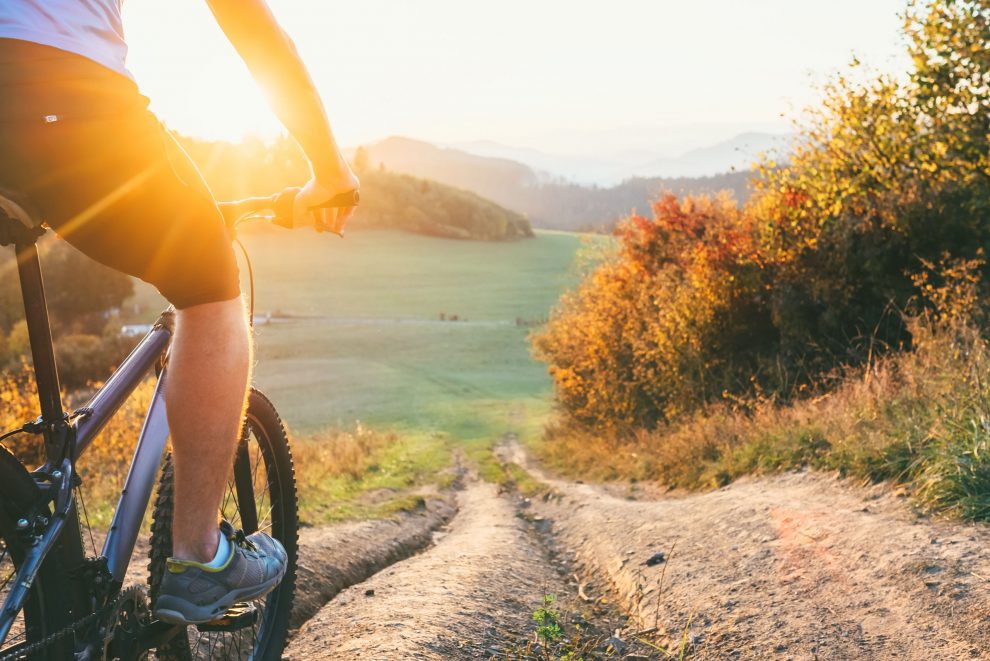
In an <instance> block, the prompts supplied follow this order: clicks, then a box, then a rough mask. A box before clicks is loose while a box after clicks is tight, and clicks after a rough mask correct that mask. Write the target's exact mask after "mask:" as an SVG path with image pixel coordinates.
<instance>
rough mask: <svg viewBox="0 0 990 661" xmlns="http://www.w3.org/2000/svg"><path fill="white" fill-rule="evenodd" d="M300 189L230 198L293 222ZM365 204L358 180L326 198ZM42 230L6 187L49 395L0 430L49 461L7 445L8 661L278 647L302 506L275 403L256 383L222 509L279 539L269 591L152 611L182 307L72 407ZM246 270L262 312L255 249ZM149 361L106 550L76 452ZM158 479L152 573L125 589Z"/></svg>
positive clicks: (1, 581)
mask: <svg viewBox="0 0 990 661" xmlns="http://www.w3.org/2000/svg"><path fill="white" fill-rule="evenodd" d="M297 191H298V189H288V190H286V191H283V192H282V193H280V194H278V195H274V196H271V197H259V198H249V199H246V200H241V201H239V202H233V203H225V204H221V205H220V208H221V211H222V212H223V215H224V218H225V220H226V222H227V225H228V227H229V228H230V229H231V231H232V232H233V230H234V228H235V227H236V226H237V225H238V224H239V223H240V222H242V221H245V220H252V219H262V220H268V221H270V222H272V223H274V224H277V225H283V226H291V222H292V221H291V208H292V201H293V198H294V196H295V193H296V192H297ZM356 203H357V193H356V192H353V193H349V194H344V195H342V196H338V197H337V198H334V199H332V200H330V201H329V202H328V203H327V204H326V205H324V206H327V207H344V206H353V205H355V204H356ZM331 229H333V228H331ZM45 232H46V228H45V227H44V225H43V224H42V222H41V220H40V215H39V214H38V213H37V212H36V211H35V210H34V209H33V208H32V205H31V203H30V201H29V200H27V199H26V198H25V197H24V196H23V195H18V194H17V193H14V192H11V191H2V190H0V245H3V246H10V245H12V246H14V249H15V251H16V255H17V271H18V277H19V280H20V285H21V292H22V296H23V300H24V310H25V319H26V321H27V329H28V337H29V340H30V345H31V358H32V363H33V368H34V376H35V381H36V384H37V390H38V399H39V407H40V415H39V416H38V417H37V418H36V419H34V420H30V421H25V423H24V425H23V426H21V427H19V428H17V429H14V430H11V431H10V432H8V433H6V434H4V435H2V436H0V441H2V440H3V439H5V438H9V437H10V436H12V435H14V434H32V435H35V436H37V437H38V438H39V442H40V443H41V444H42V445H43V448H44V461H43V462H42V463H41V465H40V466H38V467H37V468H35V469H33V470H29V469H28V467H27V466H25V464H24V463H22V461H21V460H20V459H18V457H16V456H14V454H12V453H11V452H10V451H9V450H8V449H7V448H6V447H5V446H4V445H2V444H0V600H2V602H3V606H2V610H0V661H14V660H15V659H32V660H33V659H38V660H40V661H65V660H67V659H77V660H94V661H95V660H102V659H107V660H109V659H120V660H121V661H130V660H132V659H149V658H157V659H181V660H191V659H261V660H269V659H272V660H274V659H279V658H281V653H282V650H283V648H284V646H285V642H286V636H287V634H288V628H289V614H290V610H291V607H292V602H293V595H294V591H295V574H296V563H297V553H298V545H297V529H298V518H297V501H296V486H295V477H294V471H293V464H292V453H291V450H290V447H289V438H288V435H287V433H286V430H285V426H284V425H283V424H282V421H281V419H280V418H279V415H278V412H277V411H276V410H275V407H274V406H273V405H272V403H271V401H270V400H269V399H268V398H267V397H265V396H264V395H263V394H262V393H261V392H260V391H258V390H256V389H254V388H252V389H251V391H250V393H249V395H248V405H247V410H246V414H245V418H244V424H243V427H242V432H241V435H240V439H239V442H238V445H237V451H236V455H235V459H234V464H233V467H232V469H231V472H230V476H229V478H228V482H227V489H226V493H225V495H224V498H223V504H222V507H221V509H222V511H221V515H222V516H223V517H224V518H226V519H227V520H228V521H230V522H231V523H232V524H233V525H234V526H235V527H236V528H241V529H242V530H243V531H244V532H245V533H246V534H250V533H252V532H254V531H257V530H264V531H266V532H268V533H269V534H271V535H272V536H273V537H275V538H276V539H278V540H279V541H281V542H282V544H283V546H284V547H285V550H286V552H287V554H288V569H287V571H286V575H285V579H284V580H283V581H282V583H281V584H280V585H279V587H278V588H276V589H275V590H274V591H272V592H270V593H269V594H268V595H266V596H265V597H263V598H261V599H258V600H255V601H253V602H250V603H239V604H236V605H235V606H234V607H233V608H231V609H230V610H229V611H228V612H227V613H225V614H223V615H222V616H221V617H219V618H217V619H216V620H214V621H212V622H208V623H206V624H200V625H195V626H188V627H187V626H182V625H174V624H169V623H166V622H162V621H158V620H155V619H154V618H153V617H152V615H151V608H150V605H151V604H152V603H154V599H155V598H156V596H157V590H158V587H159V584H160V581H161V577H162V574H163V572H164V570H165V561H166V558H168V557H169V555H171V551H172V542H171V525H172V498H173V478H172V467H171V459H170V456H169V455H168V454H167V448H166V445H167V440H168V433H169V432H168V424H167V421H166V416H165V402H164V397H163V393H164V385H165V382H166V380H167V378H168V352H169V345H170V341H171V337H172V333H173V329H174V309H173V308H172V307H171V306H169V307H168V308H167V309H166V310H165V311H164V312H163V313H162V314H161V316H160V317H159V318H158V320H157V321H156V322H155V324H154V325H153V326H152V328H151V330H150V331H148V333H147V334H146V335H145V336H144V338H143V339H141V341H140V342H139V343H138V344H137V346H136V347H135V348H134V349H133V351H131V353H130V354H129V355H128V356H127V358H126V359H125V360H124V361H123V362H122V363H121V364H120V366H119V367H118V368H117V369H116V370H115V371H114V373H113V374H112V375H111V376H110V378H109V379H108V380H107V381H106V382H105V383H104V385H103V386H102V387H100V388H99V389H98V390H97V391H96V392H95V394H93V395H92V397H91V398H90V399H89V401H88V402H87V403H86V404H85V405H84V406H82V407H79V408H75V409H73V410H69V411H67V410H66V409H65V408H64V406H63V402H62V391H61V387H60V385H59V376H58V370H57V367H56V362H55V352H54V348H53V343H52V333H51V325H50V320H49V316H48V310H47V305H46V303H45V291H44V283H43V280H42V271H41V260H40V257H39V253H38V246H37V242H38V239H39V238H40V237H41V236H42V235H43V234H44V233H45ZM238 243H240V242H239V241H238ZM240 245H241V248H242V249H243V248H244V246H243V244H240ZM244 252H245V257H247V251H246V250H245V251H244ZM248 273H249V276H250V283H251V288H250V300H251V304H250V310H251V314H252V317H253V307H254V275H253V272H252V270H251V267H250V259H248ZM152 370H153V371H154V373H155V376H156V377H157V383H156V385H155V389H154V394H153V396H152V400H151V405H150V407H149V408H148V412H147V415H146V417H145V421H144V426H143V428H142V431H141V433H140V435H139V437H138V439H137V442H136V445H135V449H134V455H133V459H132V460H131V464H130V469H129V471H128V474H127V477H126V479H125V482H124V487H123V489H122V491H121V493H120V499H119V501H118V503H117V506H116V508H115V510H114V513H113V518H112V522H111V524H110V527H109V529H108V530H107V531H106V537H105V541H104V542H103V544H102V550H101V551H100V552H99V553H96V552H95V548H94V549H93V552H92V553H90V552H89V551H88V550H87V549H86V547H85V544H84V539H86V535H88V536H89V539H93V534H92V532H93V531H92V530H91V526H90V525H89V521H88V516H87V515H86V512H85V501H84V500H83V498H82V497H81V495H80V491H79V490H80V487H81V486H82V485H83V479H82V478H81V477H80V474H79V472H78V471H77V470H76V466H77V462H79V461H80V459H81V458H82V457H83V455H84V454H85V453H86V450H87V448H89V447H90V446H91V444H93V442H94V441H96V440H97V437H98V435H99V433H100V431H101V430H102V429H103V428H104V427H105V426H106V424H107V423H108V422H109V421H110V419H111V418H112V417H113V416H114V414H115V413H116V412H117V411H118V409H119V408H120V407H121V405H122V404H123V403H124V402H125V401H126V400H127V398H128V397H129V396H130V395H131V393H133V392H134V390H135V389H136V388H137V387H138V386H139V385H140V384H141V383H142V382H143V381H144V380H145V379H146V378H147V377H148V376H149V375H150V374H151V373H152ZM156 479H157V483H158V490H157V494H156V496H155V500H154V503H153V516H152V526H151V540H150V565H149V574H150V576H149V583H148V586H147V587H146V586H143V585H132V586H126V587H125V574H126V571H127V568H128V565H129V564H130V562H131V557H132V555H133V552H134V548H135V545H136V543H137V540H138V536H139V532H140V528H141V525H142V521H143V520H144V517H145V514H146V511H147V509H148V506H149V504H150V503H151V496H152V491H153V488H154V485H155V482H156ZM80 506H81V507H80ZM80 510H82V514H80ZM94 546H95V544H94Z"/></svg>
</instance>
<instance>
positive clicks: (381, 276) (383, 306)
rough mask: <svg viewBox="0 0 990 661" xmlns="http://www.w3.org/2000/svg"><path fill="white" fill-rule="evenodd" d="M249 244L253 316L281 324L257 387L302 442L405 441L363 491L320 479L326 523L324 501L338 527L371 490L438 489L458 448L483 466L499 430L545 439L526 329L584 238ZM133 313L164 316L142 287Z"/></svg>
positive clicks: (384, 237)
mask: <svg viewBox="0 0 990 661" xmlns="http://www.w3.org/2000/svg"><path fill="white" fill-rule="evenodd" d="M243 239H244V242H245V244H246V245H247V247H248V250H249V252H250V254H251V258H252V262H253V264H254V271H255V289H256V299H255V313H256V315H265V314H266V313H269V312H270V313H272V314H273V321H271V322H270V323H265V324H259V325H258V326H257V329H256V335H257V354H256V363H257V365H256V369H255V382H256V383H257V384H258V385H259V386H260V387H261V388H262V389H263V390H265V392H266V393H267V394H268V395H269V396H271V398H272V399H273V401H274V402H275V404H276V406H277V407H278V409H279V411H280V413H281V414H282V416H283V418H284V419H285V421H286V422H287V423H288V425H289V426H290V428H291V429H292V430H293V431H294V432H295V434H296V436H298V437H306V436H311V435H314V434H316V433H317V432H320V431H321V430H325V429H328V428H332V429H343V430H347V429H352V428H354V426H355V424H356V423H357V422H358V421H360V422H361V423H362V424H364V425H367V426H369V427H371V428H375V429H381V430H391V431H395V432H397V433H398V437H399V438H400V439H402V440H401V441H400V443H399V447H393V448H390V449H388V450H387V451H385V452H383V453H382V456H381V457H379V459H381V461H377V460H376V461H374V462H372V463H373V464H374V467H375V469H374V470H371V471H370V473H369V475H368V476H367V478H364V479H362V480H359V481H358V482H360V483H358V484H356V483H355V480H354V479H352V478H344V477H341V478H340V479H339V483H334V480H330V481H329V482H328V481H327V480H325V479H321V483H320V488H319V490H318V492H319V496H318V497H319V501H320V503H319V506H318V507H316V508H315V509H318V510H319V511H320V512H321V514H320V516H319V517H318V518H320V519H324V520H325V519H332V518H334V515H333V513H330V514H327V513H326V511H325V510H326V502H328V501H334V500H339V501H340V502H341V506H340V509H339V512H340V516H347V515H348V513H350V512H355V511H361V512H363V513H365V514H366V513H367V512H366V511H365V509H362V508H360V507H355V506H354V505H353V501H354V499H355V497H356V496H357V495H358V494H360V493H361V492H362V491H366V490H373V489H378V488H380V487H381V486H383V485H385V484H387V485H389V487H390V488H395V489H396V490H397V492H398V490H399V489H400V488H401V487H403V486H406V487H414V486H416V485H421V484H423V483H426V482H430V481H433V480H435V479H436V473H437V472H438V469H442V468H443V467H444V466H446V465H447V463H449V455H450V451H451V450H452V449H454V448H457V447H460V448H464V449H465V450H466V454H467V455H468V456H469V457H476V458H479V459H480V458H482V455H484V454H485V452H486V449H487V448H488V447H489V446H490V444H491V443H493V442H495V441H496V440H497V439H499V438H500V437H501V436H502V435H503V434H505V433H506V432H515V433H518V434H520V435H521V436H524V437H525V436H532V435H534V434H535V433H538V432H539V430H540V429H541V428H542V424H543V421H544V420H545V418H546V415H547V414H548V413H549V411H550V406H551V386H550V380H549V378H548V376H547V374H546V369H545V367H544V366H543V365H542V364H539V363H537V362H536V361H534V360H533V359H532V357H531V356H530V352H529V344H528V342H527V335H528V333H529V332H530V330H531V328H530V327H529V326H528V324H532V323H535V322H539V321H540V320H542V319H545V318H546V317H547V315H548V313H549V311H550V309H551V307H552V306H553V305H554V303H555V302H556V301H557V299H558V297H559V295H560V293H561V291H562V290H563V289H564V288H566V287H568V286H570V285H571V284H573V283H574V282H575V281H576V278H577V273H576V270H575V268H574V261H575V255H576V253H577V251H578V250H579V249H580V247H581V245H582V242H583V239H582V238H581V237H580V236H578V235H573V234H563V233H540V234H539V235H538V236H537V238H535V239H530V240H524V241H518V242H512V243H485V242H474V241H456V240H446V239H436V238H429V237H424V236H419V235H414V234H406V233H401V232H385V231H363V232H354V233H352V234H350V235H348V236H347V238H346V239H344V240H340V239H338V238H337V237H334V236H330V235H315V234H313V233H312V232H308V231H299V232H284V231H277V232H276V231H265V232H263V233H256V234H246V235H245V236H244V237H243ZM245 286H246V282H245ZM136 301H137V302H138V304H139V305H140V306H141V307H142V308H143V312H142V316H144V317H146V318H147V317H148V316H149V315H150V316H153V314H154V311H156V310H157V309H159V308H160V306H161V300H160V299H159V298H158V297H157V294H155V293H154V292H153V291H152V290H150V288H149V287H147V286H142V287H139V290H138V294H137V296H136ZM441 314H444V315H445V316H446V317H447V318H448V319H449V318H450V317H451V316H453V315H457V316H458V317H459V319H460V320H459V321H440V315H441ZM517 320H520V321H521V322H522V323H521V324H520V323H517ZM382 466H385V468H384V469H383V468H382ZM313 496H314V497H316V493H315V492H314V493H313Z"/></svg>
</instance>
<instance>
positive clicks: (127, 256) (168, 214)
mask: <svg viewBox="0 0 990 661" xmlns="http://www.w3.org/2000/svg"><path fill="white" fill-rule="evenodd" d="M147 106H148V99H147V98H146V97H144V96H142V95H141V94H140V93H139V92H138V89H137V86H136V85H135V84H134V83H133V82H132V81H131V80H129V79H128V78H126V77H124V76H122V75H120V74H118V73H116V72H114V71H111V70H110V69H107V68H105V67H103V66H101V65H99V64H96V63H95V62H92V61H90V60H88V59H86V58H84V57H81V56H78V55H74V54H71V53H66V52H64V51H61V50H58V49H55V48H49V47H47V46H40V45H37V44H33V43H29V42H24V41H17V40H11V39H0V187H2V188H9V189H13V190H15V191H19V192H20V193H22V194H24V195H26V196H27V197H28V198H29V199H30V201H31V202H32V203H33V205H34V206H35V207H36V208H37V209H38V210H39V211H40V213H41V215H42V219H43V220H44V221H45V222H46V223H47V224H48V225H49V226H50V227H51V228H52V229H54V230H55V231H56V232H57V233H58V235H59V236H61V237H62V238H63V239H65V240H66V241H68V242H69V243H71V244H72V245H73V246H75V247H76V248H78V249H79V250H80V251H82V252H83V253H85V254H86V255H88V256H89V257H91V258H93V259H95V260H96V261H98V262H101V263H103V264H105V265H107V266H109V267H111V268H113V269H116V270H118V271H123V272H124V273H127V274H130V275H133V276H137V277H138V278H141V279H142V280H145V281H147V282H150V283H151V284H152V285H154V286H155V287H157V288H158V290H159V291H160V292H161V293H162V295H163V296H165V298H167V299H168V300H169V301H170V302H171V303H172V304H173V305H175V307H176V308H179V309H182V308H187V307H190V306H193V305H199V304H203V303H212V302H216V301H226V300H230V299H233V298H236V297H237V296H239V295H240V287H239V282H238V270H237V261H236V260H235V258H234V251H233V247H232V245H231V237H230V235H229V233H228V232H227V229H226V227H225V226H224V222H223V218H222V216H221V215H220V211H219V210H218V208H217V204H216V201H215V200H214V199H213V195H212V193H211V192H210V189H209V187H207V185H206V182H204V181H203V178H202V176H200V174H199V171H198V170H197V169H196V166H195V165H193V163H192V161H191V160H190V159H189V156H188V155H187V154H186V153H185V152H184V151H183V150H182V148H181V147H179V145H178V144H177V143H176V142H175V140H174V139H173V138H172V137H171V135H169V133H168V131H167V130H166V129H165V128H164V127H163V126H162V124H161V123H160V122H159V121H158V119H157V118H155V116H154V115H153V114H152V113H151V112H150V111H149V110H148V107H147Z"/></svg>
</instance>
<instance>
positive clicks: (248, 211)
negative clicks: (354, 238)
mask: <svg viewBox="0 0 990 661" xmlns="http://www.w3.org/2000/svg"><path fill="white" fill-rule="evenodd" d="M300 190H301V189H299V188H286V189H285V190H284V191H282V192H281V193H276V194H275V195H269V196H267V197H248V198H245V199H243V200H236V201H234V202H220V203H219V204H218V206H219V207H220V213H222V214H223V219H224V223H226V225H227V227H230V228H233V227H234V226H235V225H237V224H238V223H239V222H241V221H242V220H247V219H249V218H259V219H264V220H268V221H271V223H272V224H274V225H278V226H279V227H285V228H287V229H292V226H293V225H292V205H293V203H294V202H295V200H296V195H298V194H299V191H300ZM360 200H361V194H360V193H359V192H358V191H356V190H354V191H348V192H347V193H341V194H340V195H336V196H334V197H332V198H330V199H329V200H327V201H326V202H324V203H323V204H320V205H318V206H315V207H310V210H312V209H333V208H338V209H339V208H344V207H356V206H357V205H358V202H360ZM329 229H330V231H331V232H333V233H334V234H341V233H342V230H343V228H342V227H330V228H329Z"/></svg>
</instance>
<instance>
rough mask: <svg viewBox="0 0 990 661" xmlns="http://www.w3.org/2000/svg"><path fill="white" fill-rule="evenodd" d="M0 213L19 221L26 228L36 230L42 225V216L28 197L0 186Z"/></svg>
mask: <svg viewBox="0 0 990 661" xmlns="http://www.w3.org/2000/svg"><path fill="white" fill-rule="evenodd" d="M0 212H2V213H3V214H4V215H6V216H7V217H8V218H12V219H14V220H18V221H20V222H21V224H22V225H24V227H26V228H28V229H34V228H36V227H39V226H40V225H41V214H40V213H38V209H37V208H36V207H35V206H34V204H33V203H32V202H31V200H30V198H28V196H27V195H25V194H23V193H21V192H19V191H15V190H12V189H10V188H4V187H2V186H0Z"/></svg>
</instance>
